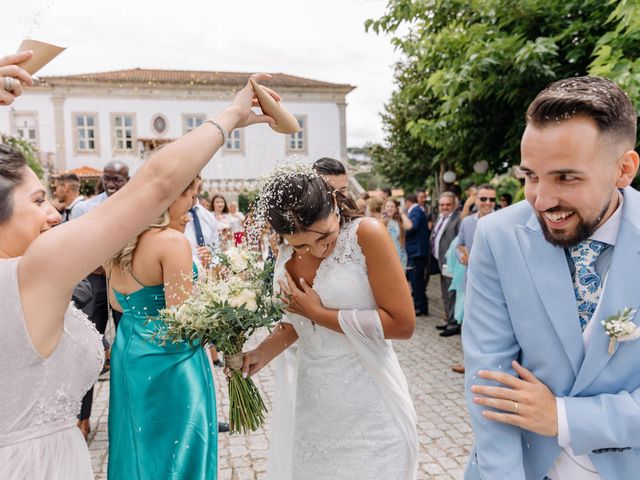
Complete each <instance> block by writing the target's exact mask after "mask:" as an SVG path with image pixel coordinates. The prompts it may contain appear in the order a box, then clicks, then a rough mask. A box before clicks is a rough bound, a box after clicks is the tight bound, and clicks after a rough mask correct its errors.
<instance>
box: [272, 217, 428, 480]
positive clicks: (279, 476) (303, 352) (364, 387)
mask: <svg viewBox="0 0 640 480" xmlns="http://www.w3.org/2000/svg"><path fill="white" fill-rule="evenodd" d="M360 221H361V219H357V220H355V221H353V222H351V223H349V224H347V225H345V226H344V227H343V229H342V231H341V232H340V235H339V237H338V241H337V243H336V247H335V249H334V251H333V252H332V254H331V255H330V256H329V257H328V258H326V259H325V260H324V261H323V262H322V263H321V265H320V267H319V268H318V271H317V274H316V278H315V281H314V283H313V288H314V289H315V291H316V292H317V293H318V295H319V296H320V298H321V300H322V304H323V305H324V306H325V307H326V308H330V309H336V310H340V315H339V319H340V325H341V327H342V330H343V331H344V332H345V333H344V334H341V333H338V332H334V331H332V330H329V329H327V328H324V327H322V326H319V325H313V324H312V323H311V322H310V321H309V320H308V319H306V318H304V317H301V316H299V315H294V314H287V315H286V317H285V318H284V319H283V321H285V322H288V323H291V324H292V325H293V326H294V327H295V329H296V332H297V334H298V337H299V338H298V340H297V342H296V343H295V344H294V345H293V346H291V347H289V348H288V349H287V350H285V352H283V354H281V355H280V356H279V357H278V358H277V359H276V360H275V361H276V362H277V363H276V386H275V392H274V412H273V417H272V423H271V431H272V435H271V439H270V451H269V461H268V467H267V478H268V479H269V480H359V479H362V480H364V479H367V480H370V479H372V478H378V479H381V480H413V479H415V478H416V469H417V434H416V416H415V410H414V408H413V403H412V401H411V398H410V397H409V390H408V387H407V382H406V379H405V377H404V374H403V373H402V370H401V369H400V365H399V364H398V360H397V357H396V355H395V352H394V351H393V348H392V346H391V342H389V341H387V340H385V339H384V335H383V332H382V325H381V323H380V318H379V316H378V314H377V312H376V308H377V307H376V302H375V300H374V297H373V292H372V291H371V287H370V285H369V279H368V276H367V267H366V263H365V258H364V255H363V253H362V251H361V249H360V246H359V244H358V237H357V229H358V225H359V223H360ZM292 254H293V250H292V248H291V247H289V246H283V247H282V250H281V252H280V255H279V257H278V260H277V262H276V267H275V281H274V285H278V284H277V280H279V279H281V278H284V273H285V265H286V263H287V262H288V261H289V260H290V259H291V255H292Z"/></svg>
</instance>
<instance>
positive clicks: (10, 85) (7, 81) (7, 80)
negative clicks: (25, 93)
mask: <svg viewBox="0 0 640 480" xmlns="http://www.w3.org/2000/svg"><path fill="white" fill-rule="evenodd" d="M14 88H15V80H14V79H13V78H11V77H4V89H5V90H6V91H7V92H9V93H13V89H14Z"/></svg>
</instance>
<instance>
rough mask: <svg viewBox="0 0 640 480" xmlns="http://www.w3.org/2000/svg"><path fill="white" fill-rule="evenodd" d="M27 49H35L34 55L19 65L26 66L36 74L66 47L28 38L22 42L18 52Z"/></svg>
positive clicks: (27, 69)
mask: <svg viewBox="0 0 640 480" xmlns="http://www.w3.org/2000/svg"><path fill="white" fill-rule="evenodd" d="M25 50H33V56H32V57H31V58H30V59H29V60H25V61H24V62H22V63H20V64H18V66H19V67H21V68H24V69H25V70H26V71H27V72H29V74H30V75H34V74H35V73H36V72H37V71H38V70H40V69H41V68H42V67H44V66H45V65H46V64H47V63H49V62H50V61H51V60H53V59H54V58H56V57H57V56H58V55H59V54H60V53H61V52H62V51H63V50H64V48H62V47H57V46H55V45H51V44H49V43H44V42H39V41H38V40H31V39H26V40H23V41H22V43H21V44H20V48H18V53H19V52H24V51H25Z"/></svg>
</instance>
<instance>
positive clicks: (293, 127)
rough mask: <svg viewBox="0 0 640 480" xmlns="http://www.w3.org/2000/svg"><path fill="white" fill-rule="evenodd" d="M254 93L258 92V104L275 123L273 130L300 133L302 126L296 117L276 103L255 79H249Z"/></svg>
mask: <svg viewBox="0 0 640 480" xmlns="http://www.w3.org/2000/svg"><path fill="white" fill-rule="evenodd" d="M249 81H250V82H251V86H252V87H253V91H254V92H256V97H257V98H258V103H259V104H260V109H261V110H262V113H264V114H266V115H269V116H270V117H271V118H273V120H274V121H275V125H272V126H271V128H272V129H274V130H275V131H276V132H278V133H296V132H299V131H300V124H299V123H298V120H296V117H294V116H293V115H292V114H291V113H289V112H288V111H287V110H286V109H285V108H284V107H283V106H282V105H280V103H279V102H276V101H275V100H274V98H273V97H272V96H271V95H269V93H268V92H267V91H266V90H265V89H264V88H262V87H261V86H260V85H258V84H257V83H256V82H254V81H253V79H251V78H250V79H249Z"/></svg>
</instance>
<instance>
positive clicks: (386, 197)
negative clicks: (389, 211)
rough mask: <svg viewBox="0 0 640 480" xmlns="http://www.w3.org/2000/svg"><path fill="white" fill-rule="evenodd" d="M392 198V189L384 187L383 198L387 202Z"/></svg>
mask: <svg viewBox="0 0 640 480" xmlns="http://www.w3.org/2000/svg"><path fill="white" fill-rule="evenodd" d="M390 198H391V189H390V188H383V189H382V200H384V201H385V202H386V201H387V200H389V199H390Z"/></svg>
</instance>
